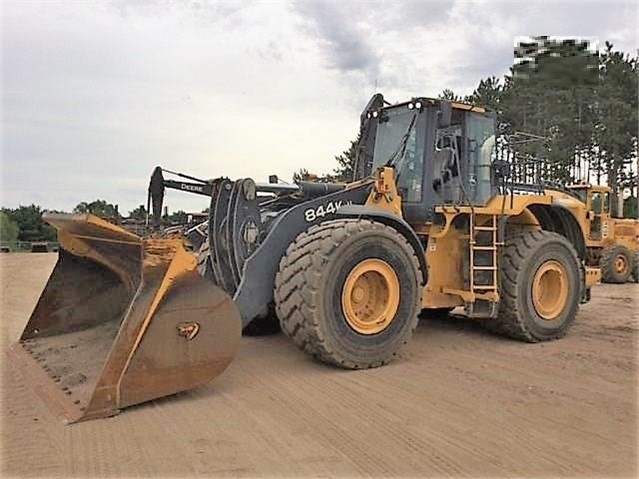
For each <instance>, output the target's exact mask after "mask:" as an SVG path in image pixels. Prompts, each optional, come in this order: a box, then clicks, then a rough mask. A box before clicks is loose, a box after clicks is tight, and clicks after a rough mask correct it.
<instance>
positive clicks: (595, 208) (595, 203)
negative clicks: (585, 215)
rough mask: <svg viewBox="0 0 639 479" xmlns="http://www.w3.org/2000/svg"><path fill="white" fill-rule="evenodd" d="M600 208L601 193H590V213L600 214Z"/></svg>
mask: <svg viewBox="0 0 639 479" xmlns="http://www.w3.org/2000/svg"><path fill="white" fill-rule="evenodd" d="M602 206H603V205H602V198H601V193H592V195H591V197H590V211H592V212H593V213H595V214H598V215H599V214H601V207H602Z"/></svg>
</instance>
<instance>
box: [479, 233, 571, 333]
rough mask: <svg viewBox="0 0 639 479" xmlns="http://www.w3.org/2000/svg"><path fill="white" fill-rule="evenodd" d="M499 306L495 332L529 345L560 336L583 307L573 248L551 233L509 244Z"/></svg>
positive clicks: (512, 240) (530, 235) (521, 237)
mask: <svg viewBox="0 0 639 479" xmlns="http://www.w3.org/2000/svg"><path fill="white" fill-rule="evenodd" d="M500 273H501V274H500V285H501V287H500V291H499V294H500V304H499V313H498V316H497V318H496V319H495V320H490V321H489V325H490V326H491V329H493V330H495V331H496V332H498V333H500V334H503V335H506V336H509V337H511V338H514V339H519V340H522V341H526V342H531V343H535V342H539V341H548V340H551V339H556V338H559V337H562V336H564V335H565V334H566V332H567V330H568V328H569V327H570V325H571V324H572V323H573V321H574V319H575V315H576V314H577V310H578V308H579V298H580V296H581V288H582V284H583V273H582V268H581V264H580V262H579V258H578V257H577V253H576V251H575V248H574V247H573V246H572V244H571V243H570V242H569V241H568V240H567V239H566V238H565V237H564V236H562V235H559V234H557V233H552V232H549V231H541V230H540V231H529V232H525V233H523V234H521V235H517V236H514V237H511V238H509V239H507V240H506V245H505V248H504V252H503V254H502V264H501V267H500Z"/></svg>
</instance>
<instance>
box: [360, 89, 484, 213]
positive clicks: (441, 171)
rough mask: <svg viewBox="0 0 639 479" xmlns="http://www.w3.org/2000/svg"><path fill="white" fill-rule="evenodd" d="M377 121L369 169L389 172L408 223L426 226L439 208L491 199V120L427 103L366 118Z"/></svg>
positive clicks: (475, 110) (458, 106)
mask: <svg viewBox="0 0 639 479" xmlns="http://www.w3.org/2000/svg"><path fill="white" fill-rule="evenodd" d="M369 115H370V117H371V118H375V119H377V125H376V126H377V131H376V138H375V148H374V153H373V165H372V167H373V169H376V168H379V167H383V166H392V167H394V169H395V181H396V183H397V187H398V191H399V193H400V195H401V197H402V206H403V214H404V217H405V218H406V219H407V220H408V221H409V222H411V221H412V222H422V221H431V220H432V218H433V215H434V207H435V206H436V205H441V204H459V205H468V204H472V205H477V206H480V205H484V204H485V203H486V202H487V201H488V199H490V197H491V196H492V195H493V194H494V193H495V191H494V185H493V183H494V182H493V181H492V175H491V162H492V158H493V151H494V146H495V116H494V114H492V113H489V112H486V110H485V109H484V108H480V107H475V106H473V105H468V104H464V103H458V102H448V101H444V100H435V99H431V98H414V99H412V100H411V101H409V102H405V103H400V104H396V105H392V106H389V107H385V108H381V109H378V110H374V111H372V112H369Z"/></svg>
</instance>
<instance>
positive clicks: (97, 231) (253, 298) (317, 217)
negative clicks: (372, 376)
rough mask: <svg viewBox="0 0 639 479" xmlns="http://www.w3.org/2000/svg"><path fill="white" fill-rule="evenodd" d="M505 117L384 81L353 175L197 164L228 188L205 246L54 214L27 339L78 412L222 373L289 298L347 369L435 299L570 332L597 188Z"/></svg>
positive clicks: (529, 337) (21, 349)
mask: <svg viewBox="0 0 639 479" xmlns="http://www.w3.org/2000/svg"><path fill="white" fill-rule="evenodd" d="M494 123H495V121H494V115H493V114H492V113H490V112H487V111H485V110H484V109H483V108H478V107H474V106H471V105H466V104H462V103H456V102H449V101H444V100H436V99H431V98H422V97H420V98H413V99H411V100H410V101H406V102H402V103H399V104H394V105H389V104H387V103H386V102H385V101H384V99H383V97H382V96H381V95H379V94H378V95H375V96H374V97H373V98H372V99H371V100H370V101H369V103H368V105H367V107H366V109H365V111H364V113H363V114H362V117H361V140H360V144H359V157H358V162H357V168H356V174H355V178H354V181H353V182H351V183H349V184H327V183H313V182H299V183H297V184H294V185H289V184H281V183H279V182H277V181H276V179H272V181H269V183H263V184H262V183H256V182H254V181H253V180H251V179H246V178H245V179H240V180H236V181H231V180H229V179H228V178H217V179H215V180H197V179H193V178H191V180H193V185H192V186H193V187H194V188H195V189H198V188H199V189H200V190H202V191H204V190H205V191H206V195H205V196H207V197H209V198H210V209H209V219H208V223H207V225H206V226H207V231H206V236H207V238H206V241H204V242H203V243H202V246H201V248H200V254H199V258H198V260H196V257H195V255H192V254H189V253H187V252H186V251H185V250H184V247H183V244H182V242H181V240H179V239H157V238H153V237H149V238H139V237H137V236H135V235H133V234H131V233H128V232H126V231H124V230H122V229H121V228H119V227H116V226H113V225H111V224H109V223H106V222H103V221H100V220H98V219H96V218H94V217H90V216H61V215H47V216H46V217H45V219H46V220H47V221H49V222H50V223H51V224H53V225H54V226H55V227H56V228H58V234H59V240H60V246H61V250H60V256H59V260H58V264H57V265H56V267H55V269H54V271H53V273H52V276H51V278H50V279H49V282H48V284H47V286H46V288H45V290H44V292H43V293H42V296H41V298H40V300H39V302H38V304H37V306H36V308H35V310H34V312H33V314H32V316H31V319H30V320H29V322H28V324H27V326H26V329H25V331H24V333H23V334H22V337H21V339H20V342H19V344H17V345H16V346H15V347H14V354H15V355H16V357H17V358H18V359H19V360H20V361H21V362H22V364H23V368H24V369H25V370H28V371H29V372H30V373H31V374H32V375H33V376H35V382H36V384H38V386H39V388H40V390H41V391H42V392H43V393H44V394H45V395H46V396H48V397H49V398H50V402H55V403H56V404H59V405H60V409H61V410H62V411H63V412H65V413H66V417H67V418H68V420H70V421H75V420H81V419H88V418H95V417H101V416H107V415H111V414H114V413H116V412H117V411H119V410H120V409H121V408H123V407H126V406H129V405H131V404H135V403H139V402H143V401H146V400H150V399H153V398H156V397H160V396H163V395H167V394H171V393H174V392H177V391H180V390H186V389H190V388H192V387H196V386H198V385H200V384H203V383H205V382H207V381H209V380H211V379H212V378H213V377H215V376H216V375H217V374H219V373H220V372H221V371H222V370H223V369H224V368H225V366H226V365H227V364H228V362H229V361H230V360H231V357H232V356H233V354H234V353H235V351H236V349H237V345H238V341H239V338H240V331H241V329H242V328H246V327H247V326H248V325H250V324H252V323H255V322H259V321H262V320H264V319H265V318H268V317H269V315H273V314H275V315H276V317H277V321H279V324H280V325H281V329H282V331H283V332H284V334H286V335H287V336H288V337H289V338H290V339H291V340H292V341H293V342H294V343H295V344H296V345H297V346H298V347H299V348H300V349H301V350H302V351H304V352H306V353H308V354H310V355H312V356H314V357H315V358H317V359H319V360H320V361H323V362H326V363H331V364H335V365H337V366H339V367H342V368H347V369H360V368H371V367H376V366H380V365H383V364H385V363H387V362H389V361H391V360H392V359H393V358H394V357H395V356H396V355H397V354H399V352H400V348H401V347H402V345H404V344H405V343H406V342H407V341H408V340H409V339H410V337H411V334H412V332H413V330H414V328H415V326H416V325H417V321H418V314H419V313H420V312H421V311H422V310H431V311H442V310H448V309H450V308H454V307H457V306H461V307H463V308H464V310H465V313H466V315H467V316H468V317H470V318H476V319H477V320H480V321H484V322H486V323H487V324H488V325H489V327H491V328H492V329H494V330H496V331H498V332H500V333H502V334H505V335H508V336H510V337H513V338H516V339H520V340H523V341H528V342H536V341H545V340H551V339H555V338H558V337H560V336H562V335H564V334H565V333H566V331H567V330H568V328H569V327H570V325H571V324H572V323H573V321H574V319H575V315H576V313H577V309H578V306H579V304H580V303H581V302H585V301H587V300H588V299H589V296H590V295H589V292H590V287H591V285H593V284H594V283H596V282H597V281H598V280H599V278H600V273H599V269H598V268H595V267H590V266H588V265H587V264H586V260H587V254H588V250H587V243H586V236H585V234H584V229H583V222H582V221H580V217H579V211H583V209H584V208H583V203H581V202H580V201H579V200H578V199H576V198H575V195H574V194H573V193H571V192H570V191H569V190H566V189H562V188H558V189H550V188H548V187H546V186H545V185H543V184H541V183H540V182H539V181H533V180H531V178H532V177H530V175H531V171H532V170H531V168H530V167H529V166H527V165H514V164H509V163H508V162H505V161H502V160H497V159H496V157H495V127H494ZM154 175H155V180H153V179H152V182H151V183H152V185H151V187H150V188H149V196H150V201H151V202H152V203H153V204H152V207H151V209H152V210H153V211H154V212H159V211H161V203H162V199H163V195H164V189H163V186H164V185H165V181H164V180H163V178H162V176H161V171H159V172H158V171H157V170H156V173H154ZM536 178H537V179H538V177H536ZM154 185H155V186H154ZM580 205H581V206H580ZM198 261H199V263H200V267H201V268H200V269H201V271H202V273H203V274H198V272H197V269H196V266H197V262H198Z"/></svg>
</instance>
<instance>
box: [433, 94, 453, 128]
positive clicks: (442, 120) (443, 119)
mask: <svg viewBox="0 0 639 479" xmlns="http://www.w3.org/2000/svg"><path fill="white" fill-rule="evenodd" d="M452 119H453V106H452V105H451V103H450V102H449V101H444V100H442V101H440V102H439V111H438V112H437V128H448V127H449V126H450V123H451V121H452Z"/></svg>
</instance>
